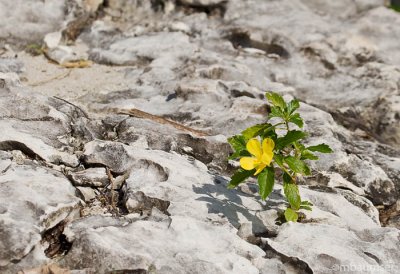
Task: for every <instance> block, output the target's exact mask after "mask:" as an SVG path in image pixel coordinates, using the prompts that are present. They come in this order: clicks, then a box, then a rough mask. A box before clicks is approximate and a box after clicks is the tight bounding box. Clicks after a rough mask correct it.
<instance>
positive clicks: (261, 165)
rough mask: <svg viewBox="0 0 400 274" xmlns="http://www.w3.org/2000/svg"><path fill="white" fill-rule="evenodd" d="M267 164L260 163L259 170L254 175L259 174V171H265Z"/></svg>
mask: <svg viewBox="0 0 400 274" xmlns="http://www.w3.org/2000/svg"><path fill="white" fill-rule="evenodd" d="M266 166H267V165H265V164H260V165H258V166H257V170H256V173H254V175H257V174H258V173H260V172H261V171H263V169H264V168H265V167H266Z"/></svg>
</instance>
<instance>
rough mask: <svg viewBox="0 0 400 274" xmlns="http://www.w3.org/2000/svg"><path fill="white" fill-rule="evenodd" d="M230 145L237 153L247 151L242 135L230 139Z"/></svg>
mask: <svg viewBox="0 0 400 274" xmlns="http://www.w3.org/2000/svg"><path fill="white" fill-rule="evenodd" d="M228 143H229V144H230V145H231V147H232V148H233V149H234V150H235V151H237V152H240V151H242V150H245V149H246V140H245V139H244V137H243V136H242V135H235V136H232V137H230V138H228Z"/></svg>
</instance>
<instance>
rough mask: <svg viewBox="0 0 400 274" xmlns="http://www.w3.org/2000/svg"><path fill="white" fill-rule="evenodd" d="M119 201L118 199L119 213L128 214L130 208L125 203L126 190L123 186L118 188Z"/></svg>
mask: <svg viewBox="0 0 400 274" xmlns="http://www.w3.org/2000/svg"><path fill="white" fill-rule="evenodd" d="M117 191H118V201H117V208H118V213H119V214H120V215H128V214H129V210H128V209H127V208H126V205H125V192H124V191H123V188H122V187H121V189H118V190H117Z"/></svg>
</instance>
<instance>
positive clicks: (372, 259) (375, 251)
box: [263, 223, 399, 273]
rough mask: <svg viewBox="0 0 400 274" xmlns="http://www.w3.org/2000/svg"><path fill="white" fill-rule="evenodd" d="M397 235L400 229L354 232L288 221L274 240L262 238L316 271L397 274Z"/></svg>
mask: <svg viewBox="0 0 400 274" xmlns="http://www.w3.org/2000/svg"><path fill="white" fill-rule="evenodd" d="M383 231H384V232H383ZM398 237H399V230H397V229H393V228H375V229H365V230H363V231H359V232H357V233H354V232H351V231H348V230H347V229H343V228H338V227H335V226H331V225H322V224H300V223H287V224H285V225H283V226H282V229H281V230H280V232H279V235H278V236H277V237H276V238H275V239H263V240H264V241H265V242H266V243H267V247H266V248H267V249H272V250H274V251H275V252H278V253H280V254H283V255H284V256H288V257H294V258H297V259H299V260H301V261H303V262H304V263H306V264H307V265H308V266H309V268H310V269H311V270H312V271H313V272H315V273H323V272H327V271H329V272H330V271H334V272H345V271H349V269H350V270H351V271H352V272H354V273H365V271H370V270H369V269H373V271H376V272H379V271H381V272H384V273H396V269H395V268H394V266H395V265H397V264H399V262H398V258H399V254H398V251H399V241H398ZM310 247H312V248H310ZM316 247H317V248H316ZM387 250H390V252H389V253H388V252H387Z"/></svg>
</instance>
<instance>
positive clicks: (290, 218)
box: [284, 208, 299, 222]
mask: <svg viewBox="0 0 400 274" xmlns="http://www.w3.org/2000/svg"><path fill="white" fill-rule="evenodd" d="M284 215H285V220H286V221H287V222H297V219H298V218H299V215H298V214H297V212H296V211H294V210H293V209H291V208H286V210H285V213H284Z"/></svg>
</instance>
